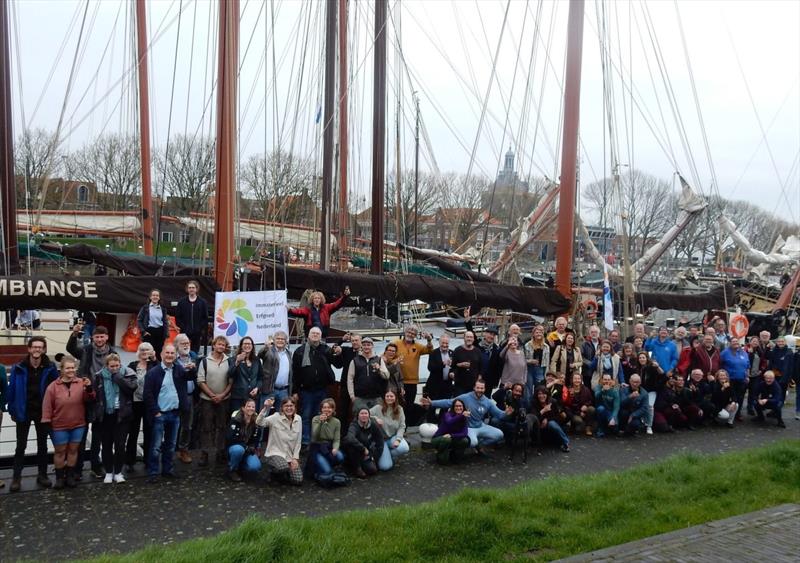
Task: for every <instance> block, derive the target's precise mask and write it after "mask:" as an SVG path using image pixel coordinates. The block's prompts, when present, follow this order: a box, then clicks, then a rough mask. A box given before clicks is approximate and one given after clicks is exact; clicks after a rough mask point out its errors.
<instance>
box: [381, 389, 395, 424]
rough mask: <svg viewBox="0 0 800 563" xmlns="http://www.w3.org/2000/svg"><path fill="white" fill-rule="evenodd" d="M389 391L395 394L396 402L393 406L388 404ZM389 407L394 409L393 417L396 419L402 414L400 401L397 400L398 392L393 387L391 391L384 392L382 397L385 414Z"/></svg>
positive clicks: (382, 409) (382, 407)
mask: <svg viewBox="0 0 800 563" xmlns="http://www.w3.org/2000/svg"><path fill="white" fill-rule="evenodd" d="M388 393H391V394H392V395H394V404H393V405H392V406H391V407H390V406H389V405H387V404H386V395H387V394H388ZM389 409H391V410H392V418H395V419H396V418H397V417H398V416H400V405H399V404H398V401H397V393H395V392H394V391H392V390H391V389H390V390H389V391H387V392H386V393H384V394H383V397H381V412H382V413H383V414H386V411H387V410H389Z"/></svg>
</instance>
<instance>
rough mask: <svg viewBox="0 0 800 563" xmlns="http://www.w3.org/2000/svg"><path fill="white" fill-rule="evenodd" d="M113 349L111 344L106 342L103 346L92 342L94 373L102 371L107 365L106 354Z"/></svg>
mask: <svg viewBox="0 0 800 563" xmlns="http://www.w3.org/2000/svg"><path fill="white" fill-rule="evenodd" d="M110 351H111V346H109V345H108V344H106V345H105V346H103V347H102V348H98V347H96V346H95V345H94V344H92V356H91V361H92V373H97V372H99V371H102V370H103V369H104V368H105V367H106V356H108V354H109V352H110Z"/></svg>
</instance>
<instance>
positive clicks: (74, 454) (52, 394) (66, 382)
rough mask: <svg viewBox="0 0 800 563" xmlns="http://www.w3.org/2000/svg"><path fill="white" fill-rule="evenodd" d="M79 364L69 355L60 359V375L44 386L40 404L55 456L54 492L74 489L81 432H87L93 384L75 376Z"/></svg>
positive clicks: (87, 379)
mask: <svg viewBox="0 0 800 563" xmlns="http://www.w3.org/2000/svg"><path fill="white" fill-rule="evenodd" d="M77 372H78V364H77V361H76V360H75V358H73V357H72V356H64V357H63V358H62V359H61V374H60V376H59V378H58V379H56V380H55V381H54V382H52V383H51V384H50V385H48V386H47V391H45V393H44V400H43V401H42V422H43V423H45V424H49V425H50V427H51V429H52V432H51V439H52V441H53V447H54V448H55V453H54V454H53V465H55V466H56V484H55V486H54V488H55V489H62V488H64V484H65V483H66V485H67V486H68V487H74V486H75V479H74V473H75V471H74V469H75V463H76V462H77V459H78V446H80V443H81V439H82V438H83V432H84V430H85V429H86V404H85V403H87V402H90V401H93V400H94V390H93V389H92V382H91V380H89V378H88V377H84V378H83V379H79V378H78V377H77V375H76V374H77Z"/></svg>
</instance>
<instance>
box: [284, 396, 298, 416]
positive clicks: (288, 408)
mask: <svg viewBox="0 0 800 563" xmlns="http://www.w3.org/2000/svg"><path fill="white" fill-rule="evenodd" d="M294 411H295V406H294V402H293V401H291V400H289V401H284V402H283V404H282V405H281V412H282V413H283V414H284V416H287V417H291V416H293V415H294Z"/></svg>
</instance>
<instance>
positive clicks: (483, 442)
mask: <svg viewBox="0 0 800 563" xmlns="http://www.w3.org/2000/svg"><path fill="white" fill-rule="evenodd" d="M467 436H469V446H470V447H471V448H476V447H478V446H490V445H492V444H496V443H498V442H502V441H503V431H502V430H500V429H499V428H495V427H494V426H489V425H488V424H483V423H482V424H481V425H480V426H479V427H477V428H472V427H470V428H467Z"/></svg>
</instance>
